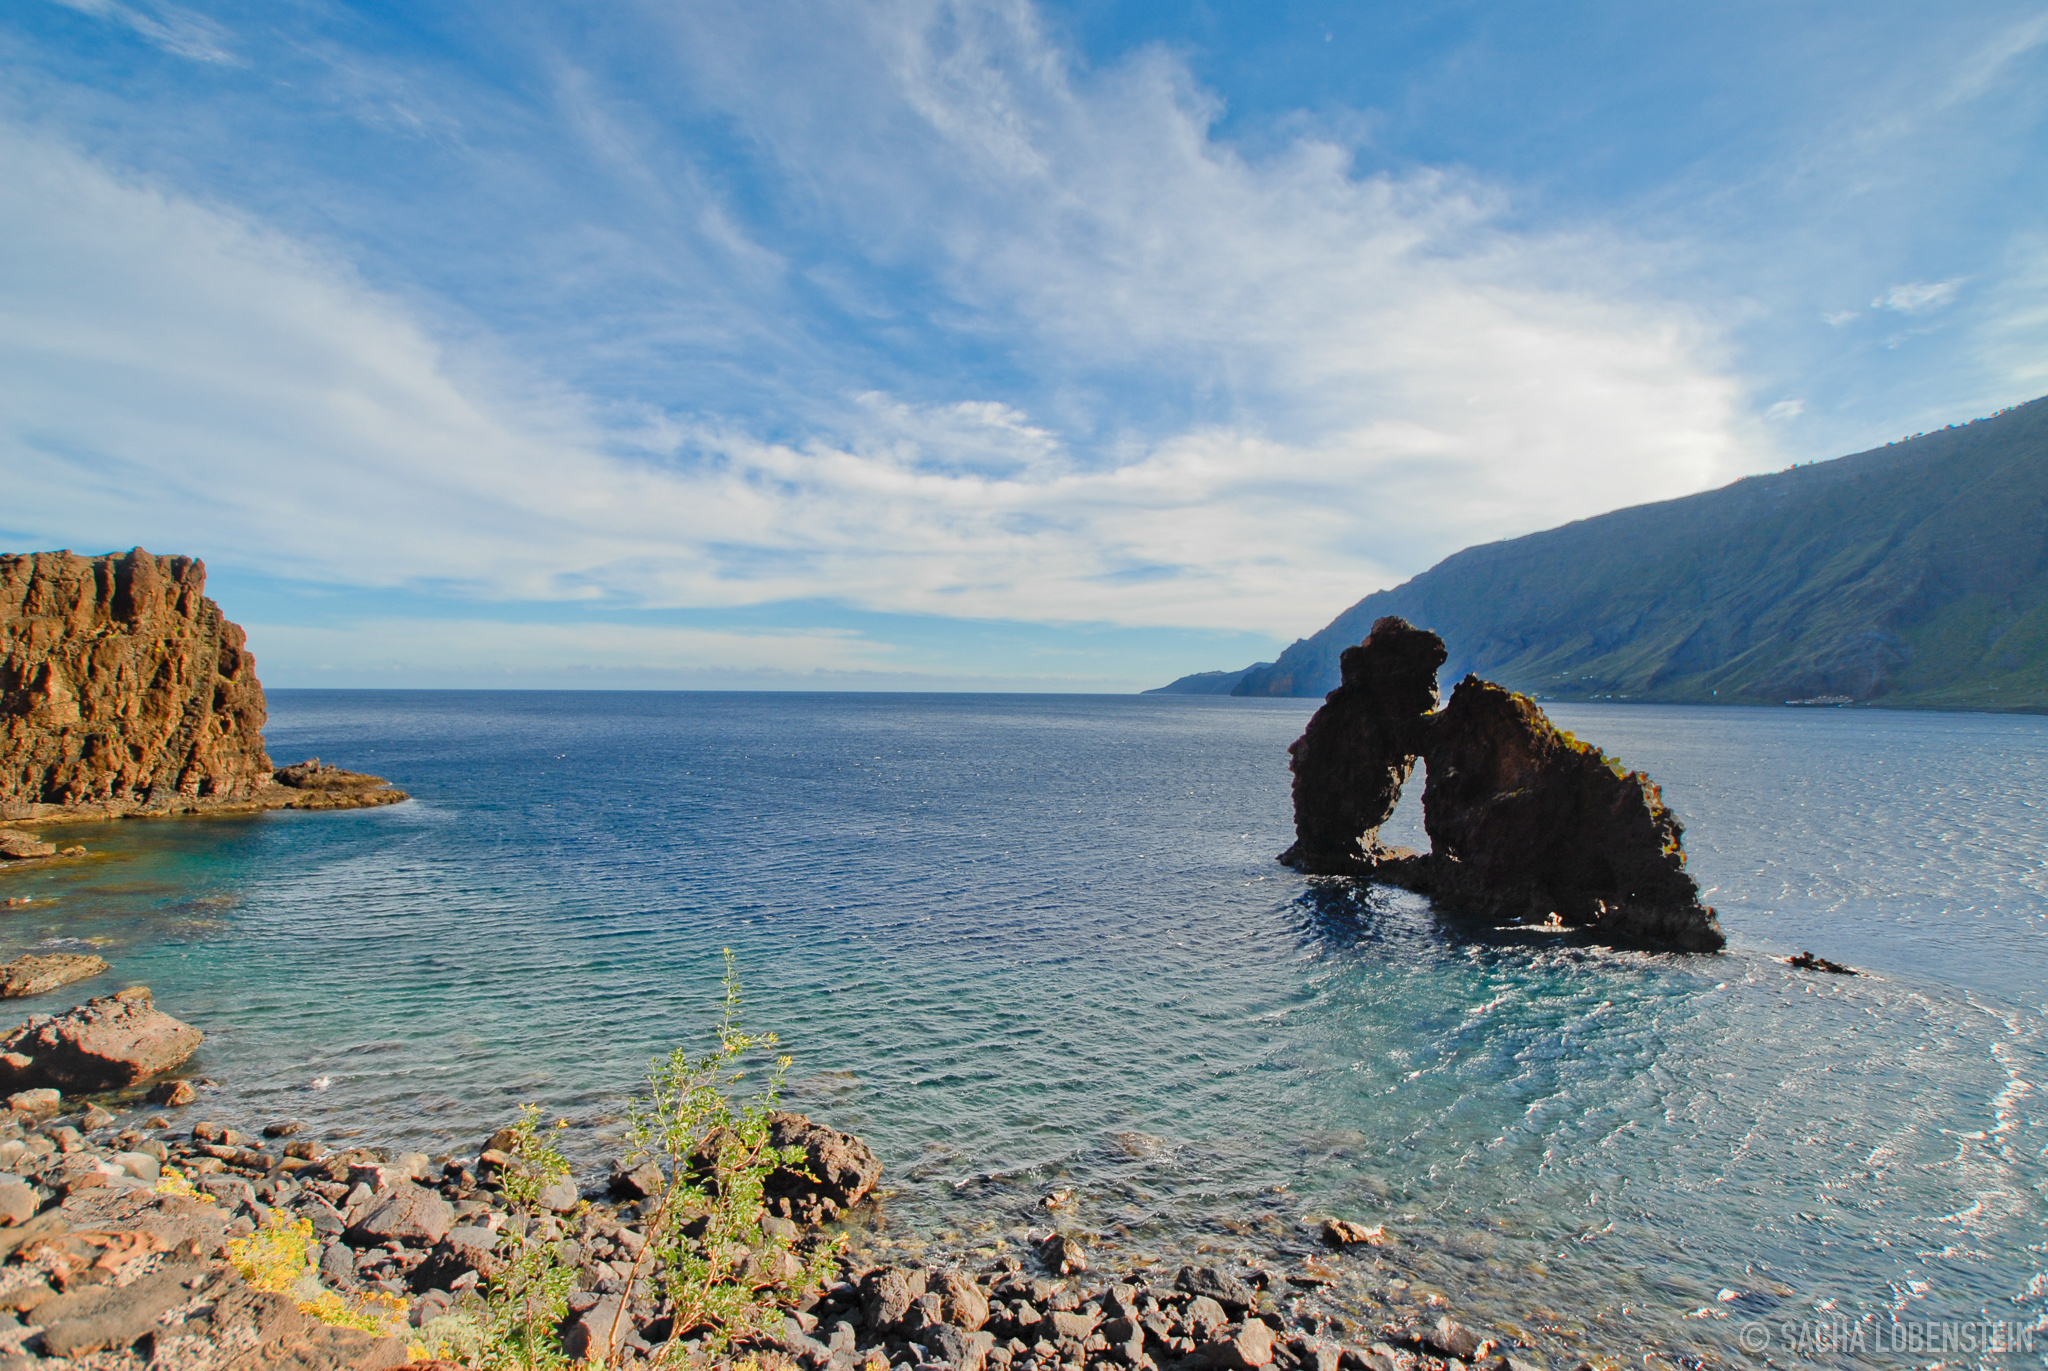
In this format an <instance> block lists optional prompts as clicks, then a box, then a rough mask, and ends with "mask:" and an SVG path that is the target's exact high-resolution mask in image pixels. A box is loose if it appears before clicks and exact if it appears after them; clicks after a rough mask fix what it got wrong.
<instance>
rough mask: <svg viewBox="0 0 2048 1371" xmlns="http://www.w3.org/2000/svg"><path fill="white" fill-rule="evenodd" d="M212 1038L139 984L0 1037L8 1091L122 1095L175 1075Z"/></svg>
mask: <svg viewBox="0 0 2048 1371" xmlns="http://www.w3.org/2000/svg"><path fill="white" fill-rule="evenodd" d="M205 1036H206V1035H205V1034H203V1033H201V1032H200V1031H199V1030H198V1029H196V1028H194V1027H192V1025H190V1024H187V1023H180V1022H178V1020H176V1019H174V1018H172V1017H171V1016H170V1015H168V1014H166V1013H164V1012H163V1011H162V1010H161V1009H157V1008H155V1007H154V1006H152V1005H151V1004H150V1002H149V989H148V987H147V986H140V985H138V986H131V987H130V988H129V989H127V990H123V991H122V992H121V993H120V994H118V995H106V996H102V997H101V998H99V999H96V1000H88V1001H86V1002H85V1003H84V1004H82V1005H80V1006H78V1007H77V1008H76V1009H70V1010H66V1011H65V1012H64V1013H62V1014H37V1015H35V1016H33V1017H32V1018H30V1019H29V1020H28V1022H26V1023H24V1024H22V1025H21V1026H20V1027H19V1028H17V1029H15V1030H14V1031H13V1032H12V1033H9V1034H8V1035H7V1036H6V1037H5V1038H0V1094H5V1093H7V1092H10V1091H15V1090H32V1089H36V1088H38V1087H45V1086H47V1087H52V1088H55V1089H57V1090H61V1091H63V1092H64V1093H65V1094H66V1095H90V1094H93V1093H94V1092H96V1091H101V1090H118V1089H120V1088H122V1087H123V1086H130V1085H135V1084H137V1083H138V1082H141V1081H145V1080H148V1079H149V1078H150V1077H151V1076H154V1075H156V1074H157V1073H158V1072H160V1071H168V1070H170V1069H171V1068H172V1067H174V1066H176V1065H178V1063H180V1062H182V1061H184V1060H185V1059H186V1058H187V1057H189V1056H191V1055H192V1054H193V1053H194V1052H196V1051H198V1049H199V1044H200V1043H201V1042H202V1041H203V1040H204V1039H205Z"/></svg>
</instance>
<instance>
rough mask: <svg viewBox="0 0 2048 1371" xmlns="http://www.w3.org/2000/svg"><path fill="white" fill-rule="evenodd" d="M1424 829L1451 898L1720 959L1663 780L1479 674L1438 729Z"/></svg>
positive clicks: (1492, 911)
mask: <svg viewBox="0 0 2048 1371" xmlns="http://www.w3.org/2000/svg"><path fill="white" fill-rule="evenodd" d="M1429 732H1430V740H1429V747H1428V750H1427V751H1426V752H1425V754H1424V756H1425V758H1426V759H1427V762H1428V765H1429V783H1428V785H1427V786H1426V787H1424V789H1423V792H1422V821H1423V826H1424V827H1425V828H1427V829H1428V831H1429V843H1430V856H1431V861H1430V868H1431V869H1430V872H1429V879H1430V880H1431V883H1432V886H1433V890H1434V893H1435V894H1436V896H1437V897H1438V898H1439V899H1443V900H1446V901H1448V902H1449V903H1451V904H1452V905H1454V906H1458V907H1462V908H1465V909H1468V910H1471V911H1472V912H1474V913H1481V914H1485V915H1487V916H1489V917H1493V918H1498V919H1502V920H1504V921H1508V922H1515V923H1525V922H1534V923H1540V922H1544V921H1547V920H1550V919H1552V918H1553V917H1554V918H1555V919H1556V920H1557V921H1558V922H1561V923H1565V924H1569V925H1572V926H1574V927H1582V928H1585V929H1588V930H1589V931H1591V932H1593V933H1596V934H1598V935H1599V936H1600V937H1602V938H1604V939H1606V940H1607V941H1610V942H1616V943H1628V944H1634V945H1641V946H1653V947H1670V948H1677V949H1680V950H1683V951H1689V952H1714V951H1718V950H1719V949H1720V948H1721V947H1722V945H1723V944H1724V943H1725V942H1726V941H1727V939H1725V938H1724V937H1722V935H1721V927H1720V924H1719V923H1718V922H1717V921H1716V920H1715V918H1714V911H1713V910H1711V909H1708V908H1707V907H1706V906H1704V905H1702V904H1701V903H1700V897H1699V887H1698V886H1697V885H1695V884H1694V883H1693V879H1692V877H1691V876H1690V875H1688V874H1687V873H1686V870H1685V852H1684V849H1683V848H1682V847H1681V845H1680V839H1681V837H1682V836H1683V833H1684V829H1683V828H1682V827H1681V826H1680V825H1679V822H1678V818H1677V816H1676V815H1674V814H1672V812H1671V810H1670V809H1669V807H1667V806H1666V805H1665V803H1664V797H1663V795H1662V793H1661V792H1660V791H1659V790H1658V788H1657V785H1656V783H1655V782H1654V781H1652V780H1651V779H1650V778H1649V777H1648V776H1646V775H1644V774H1643V773H1642V772H1640V771H1630V770H1628V769H1627V768H1626V767H1624V766H1622V764H1621V763H1619V762H1617V761H1614V760H1612V759H1610V758H1609V757H1607V756H1606V755H1605V754H1604V753H1602V752H1601V751H1600V749H1599V748H1597V747H1593V746H1591V745H1589V744H1587V743H1582V742H1580V741H1578V740H1577V739H1576V738H1574V737H1572V736H1571V735H1570V734H1568V733H1561V732H1559V731H1558V729H1557V728H1556V727H1555V726H1554V725H1553V724H1552V723H1551V722H1550V720H1549V719H1548V718H1546V717H1545V716H1544V713H1543V711H1542V710H1541V709H1539V708H1537V706H1536V702H1535V701H1534V700H1531V699H1530V698H1529V697H1528V696H1526V695H1517V694H1515V693H1514V692H1513V691H1511V690H1506V689H1504V688H1502V687H1500V686H1497V685H1494V684H1493V683H1491V682H1489V681H1482V680H1480V679H1479V678H1478V677H1477V676H1467V677H1466V678H1465V679H1464V680H1463V681H1460V682H1459V683H1458V688H1457V689H1456V690H1454V691H1452V692H1451V702H1450V704H1449V705H1447V706H1446V707H1445V708H1444V710H1443V712H1441V713H1440V714H1438V715H1437V716H1436V717H1435V718H1434V719H1432V720H1431V721H1430V730H1429Z"/></svg>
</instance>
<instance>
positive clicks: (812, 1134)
mask: <svg viewBox="0 0 2048 1371" xmlns="http://www.w3.org/2000/svg"><path fill="white" fill-rule="evenodd" d="M768 1141H769V1143H770V1145H771V1146H774V1147H801V1148H802V1149H803V1150H804V1161H805V1168H804V1169H802V1170H799V1169H797V1168H794V1167H786V1166H785V1167H777V1168H776V1169H775V1170H774V1171H773V1172H771V1173H770V1174H769V1176H768V1179H767V1182H766V1184H765V1186H764V1187H763V1190H764V1195H765V1198H766V1200H767V1202H768V1208H769V1209H770V1210H771V1211H773V1212H775V1213H778V1214H780V1215H782V1216H783V1217H784V1218H788V1219H794V1220H795V1221H796V1222H798V1223H801V1224H820V1223H825V1222H827V1221H829V1220H831V1219H833V1218H836V1217H837V1216H838V1215H840V1214H843V1213H845V1212H846V1211H847V1210H849V1209H851V1208H853V1207H854V1206H855V1205H857V1204H859V1203H860V1202H861V1201H862V1200H863V1199H865V1198H867V1195H868V1192H869V1191H871V1190H873V1189H874V1188H875V1182H876V1181H878V1180H880V1179H881V1178H882V1163H881V1161H880V1160H879V1159H878V1158H877V1157H876V1156H875V1154H874V1151H873V1149H871V1148H870V1147H869V1146H868V1145H867V1144H866V1143H864V1142H862V1141H861V1140H860V1139H859V1138H856V1137H854V1136H853V1135H852V1134H851V1133H841V1132H839V1131H838V1130H837V1129H833V1128H827V1127H826V1126H825V1125H824V1124H821V1123H814V1122H813V1121H812V1120H810V1119H808V1118H806V1117H804V1116H803V1115H802V1114H790V1113H783V1112H778V1113H776V1114H773V1115H771V1116H770V1117H769V1124H768Z"/></svg>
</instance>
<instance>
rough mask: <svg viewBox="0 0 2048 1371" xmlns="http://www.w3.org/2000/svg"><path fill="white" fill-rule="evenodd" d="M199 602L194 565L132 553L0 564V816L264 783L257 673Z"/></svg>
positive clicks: (244, 791) (203, 794)
mask: <svg viewBox="0 0 2048 1371" xmlns="http://www.w3.org/2000/svg"><path fill="white" fill-rule="evenodd" d="M205 592H206V567H205V564H204V563H202V562H200V561H198V560H197V559H196V558H192V557H156V556H152V555H150V554H149V553H147V552H144V551H143V550H142V549H141V548H136V549H135V550H133V551H131V552H124V553H113V554H109V555H107V556H104V557H79V556H74V555H73V554H71V553H69V552H37V553H29V554H26V555H20V556H0V728H4V733H0V814H6V815H9V816H20V815H25V814H28V813H30V812H31V807H35V806H44V805H57V806H64V807H77V806H94V807H101V806H104V807H109V808H112V809H126V808H137V807H139V808H157V809H166V810H177V809H185V808H194V807H202V806H200V805H199V803H198V802H201V801H205V800H233V799H238V798H244V797H247V796H250V795H252V794H254V793H255V792H256V791H258V790H260V789H262V788H264V787H266V786H267V785H268V784H269V782H270V772H271V765H270V757H269V755H268V754H267V753H266V752H265V751H264V748H263V723H264V719H265V708H264V702H263V686H262V684H261V683H260V682H259V681H258V680H257V679H256V662H255V659H254V658H252V657H251V656H250V655H249V653H248V650H247V648H246V646H245V644H246V641H247V640H246V637H245V636H244V634H243V632H242V630H241V629H240V628H239V627H237V626H236V625H235V624H232V623H230V622H229V621H228V619H227V616H225V615H224V614H222V613H221V610H220V606H219V605H217V604H215V603H214V602H213V601H212V600H210V599H208V598H207V597H206V593H205Z"/></svg>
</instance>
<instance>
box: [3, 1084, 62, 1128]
mask: <svg viewBox="0 0 2048 1371" xmlns="http://www.w3.org/2000/svg"><path fill="white" fill-rule="evenodd" d="M63 1107H64V1097H63V1095H61V1094H60V1093H58V1092H57V1091H55V1090H52V1089H50V1088H49V1087H47V1086H45V1087H43V1088H41V1089H38V1090H17V1091H15V1092H14V1093H13V1094H12V1095H9V1096H8V1097H7V1108H8V1111H9V1112H10V1113H13V1114H16V1115H18V1116H20V1117H22V1118H25V1119H36V1120H41V1119H48V1118H54V1117H55V1116H56V1114H57V1111H58V1110H59V1109H62V1108H63Z"/></svg>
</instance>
